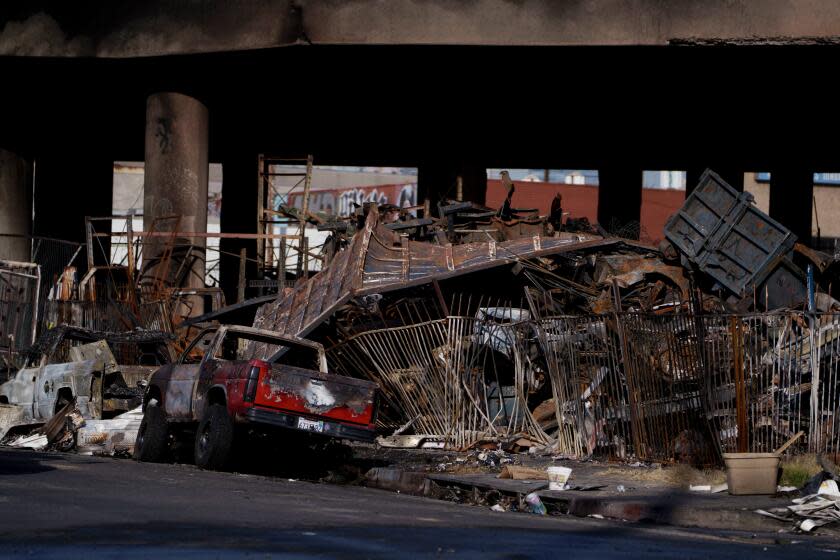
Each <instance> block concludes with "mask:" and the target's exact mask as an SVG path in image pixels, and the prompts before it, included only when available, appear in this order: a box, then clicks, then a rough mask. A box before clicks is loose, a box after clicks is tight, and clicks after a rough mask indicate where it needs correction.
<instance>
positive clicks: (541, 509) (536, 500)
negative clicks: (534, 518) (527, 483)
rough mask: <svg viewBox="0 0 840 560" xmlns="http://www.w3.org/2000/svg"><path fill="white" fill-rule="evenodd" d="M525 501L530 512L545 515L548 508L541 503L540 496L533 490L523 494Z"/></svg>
mask: <svg viewBox="0 0 840 560" xmlns="http://www.w3.org/2000/svg"><path fill="white" fill-rule="evenodd" d="M525 503H527V504H528V511H530V512H531V513H536V514H537V515H545V514H546V513H548V510H547V509H546V508H545V504H543V503H542V500H540V497H539V496H538V495H537V494H536V493H534V492H531V493H530V494H528V495H527V496H525Z"/></svg>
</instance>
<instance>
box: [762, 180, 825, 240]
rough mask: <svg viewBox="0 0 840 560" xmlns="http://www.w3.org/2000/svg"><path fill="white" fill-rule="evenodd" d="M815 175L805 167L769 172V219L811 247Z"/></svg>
mask: <svg viewBox="0 0 840 560" xmlns="http://www.w3.org/2000/svg"><path fill="white" fill-rule="evenodd" d="M813 208H814V173H813V172H812V171H811V170H809V169H807V168H803V167H791V168H782V169H773V170H772V171H771V173H770V217H771V218H773V219H774V220H776V221H777V222H779V223H781V224H782V225H783V226H785V227H786V228H788V229H789V230H791V231H792V232H793V233H794V235H796V237H797V238H798V239H799V242H800V243H802V244H804V245H810V244H811V216H812V212H813Z"/></svg>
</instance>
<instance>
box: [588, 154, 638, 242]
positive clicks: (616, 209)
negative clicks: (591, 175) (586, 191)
mask: <svg viewBox="0 0 840 560" xmlns="http://www.w3.org/2000/svg"><path fill="white" fill-rule="evenodd" d="M641 218H642V170H641V169H639V168H637V167H633V166H605V167H601V168H599V169H598V223H599V224H600V226H601V227H602V228H604V229H605V230H607V231H608V232H610V233H618V234H621V235H622V236H624V237H631V238H633V239H638V238H639V224H640V222H641ZM633 229H635V232H634V231H632V230H633Z"/></svg>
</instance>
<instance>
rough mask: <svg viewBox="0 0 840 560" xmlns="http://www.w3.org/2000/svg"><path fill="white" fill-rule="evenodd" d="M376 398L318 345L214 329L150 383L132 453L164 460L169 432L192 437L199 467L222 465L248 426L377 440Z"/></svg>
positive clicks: (266, 334) (251, 330) (368, 386)
mask: <svg viewBox="0 0 840 560" xmlns="http://www.w3.org/2000/svg"><path fill="white" fill-rule="evenodd" d="M255 356H260V357H259V358H257V357H255ZM377 400H378V388H377V385H376V384H375V383H372V382H370V381H365V380H362V379H355V378H352V377H345V376H341V375H332V374H329V373H327V359H326V356H325V354H324V349H323V347H322V346H321V345H320V344H317V343H315V342H310V341H308V340H303V339H300V338H296V337H289V336H282V335H278V334H276V333H274V332H271V331H266V330H261V329H255V328H250V327H240V326H219V327H211V328H208V329H205V330H204V331H202V332H201V333H199V335H198V336H197V337H196V338H195V339H194V340H193V341H192V343H191V344H190V345H189V346H188V347H187V349H186V350H185V351H184V353H183V355H182V356H181V358H180V359H179V360H178V361H177V362H176V363H174V364H171V365H167V366H164V367H162V368H160V369H159V370H158V371H156V372H155V373H154V374H153V375H152V377H151V379H150V380H149V385H148V387H147V389H146V394H145V396H144V399H143V407H144V416H143V422H142V423H141V425H140V430H139V432H138V435H137V441H136V443H135V447H134V457H135V458H136V459H138V460H140V461H159V460H161V459H162V458H163V456H164V455H165V452H166V449H167V446H168V444H169V440H170V437H176V436H178V435H180V437H185V435H186V434H190V435H192V434H194V437H195V442H194V447H195V463H196V465H198V466H199V467H201V468H206V469H221V468H224V467H225V466H226V465H227V464H228V461H229V459H230V457H231V448H232V445H233V442H234V438H235V437H237V436H236V434H237V432H240V433H241V432H242V431H243V429H245V428H247V429H251V430H260V431H264V432H265V433H269V434H277V435H281V434H282V432H283V431H284V430H295V431H298V432H307V433H309V434H312V435H315V436H321V437H334V438H341V439H351V440H360V441H372V440H373V439H374V435H375V421H376V410H377V405H378V403H377ZM277 428H279V429H280V430H275V429H277Z"/></svg>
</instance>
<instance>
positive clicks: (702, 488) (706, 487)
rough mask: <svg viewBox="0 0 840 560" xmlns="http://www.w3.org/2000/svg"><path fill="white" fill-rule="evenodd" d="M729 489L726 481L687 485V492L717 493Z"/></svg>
mask: <svg viewBox="0 0 840 560" xmlns="http://www.w3.org/2000/svg"><path fill="white" fill-rule="evenodd" d="M728 489H729V485H728V484H727V483H725V482H724V483H723V484H696V485H695V484H692V485H690V486H689V487H688V490H689V492H709V493H710V494H718V493H720V492H725V491H726V490H728Z"/></svg>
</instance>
